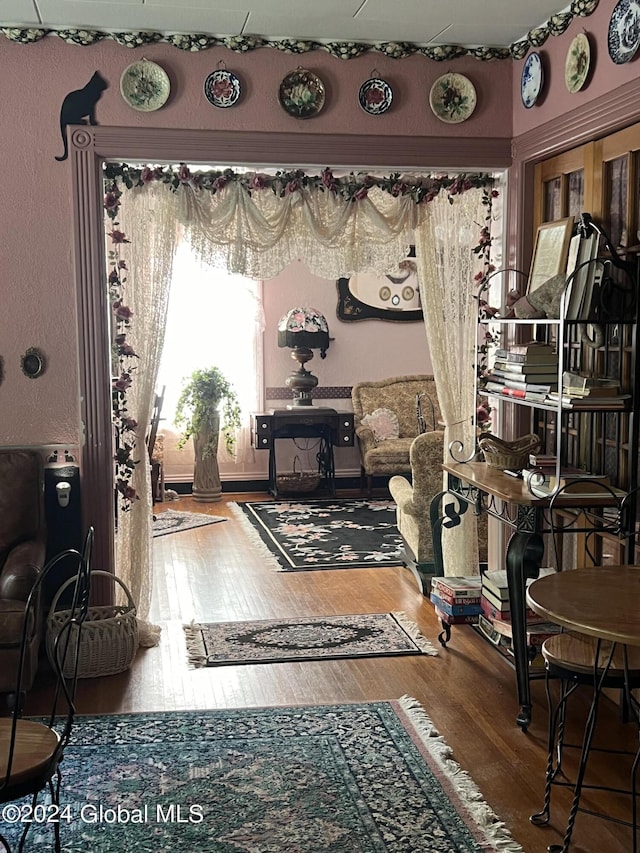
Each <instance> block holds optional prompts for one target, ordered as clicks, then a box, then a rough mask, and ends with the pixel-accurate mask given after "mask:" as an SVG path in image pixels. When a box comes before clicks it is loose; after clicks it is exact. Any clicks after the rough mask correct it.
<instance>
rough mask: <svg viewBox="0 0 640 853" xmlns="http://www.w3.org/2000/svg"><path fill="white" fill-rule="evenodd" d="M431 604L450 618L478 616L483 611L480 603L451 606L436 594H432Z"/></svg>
mask: <svg viewBox="0 0 640 853" xmlns="http://www.w3.org/2000/svg"><path fill="white" fill-rule="evenodd" d="M431 602H432V604H435V606H436V607H438V608H440V610H443V611H444V612H445V613H448V614H449V615H450V616H474V615H475V616H477V615H478V613H480V609H481V608H480V603H479V602H478V604H450V603H449V602H448V601H445V600H444V599H443V598H440V596H439V595H434V593H431Z"/></svg>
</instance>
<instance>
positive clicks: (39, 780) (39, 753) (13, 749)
mask: <svg viewBox="0 0 640 853" xmlns="http://www.w3.org/2000/svg"><path fill="white" fill-rule="evenodd" d="M93 534H94V531H93V528H89V530H88V532H87V536H86V539H85V543H84V546H83V551H82V553H80V552H79V551H76V550H74V549H69V550H66V551H63V552H61V553H60V554H58V555H56V556H55V557H53V558H52V559H51V560H50V561H49V562H48V563H47V565H46V566H45V567H44V569H43V570H42V572H41V573H40V575H39V576H38V579H37V581H36V583H35V584H34V587H33V589H32V591H31V593H30V594H29V598H28V600H27V603H26V608H25V619H24V628H23V636H22V646H21V650H20V658H19V663H18V670H17V673H16V690H15V692H16V694H17V695H20V693H21V686H22V680H23V678H24V676H25V667H26V663H27V657H28V642H29V634H30V630H31V625H32V623H33V621H34V620H35V619H37V618H39V597H40V595H41V593H42V589H43V585H44V584H45V583H46V578H47V576H48V575H49V574H50V573H51V572H52V571H53V570H55V569H56V567H57V566H58V564H59V563H60V562H61V561H62V560H65V561H66V565H67V566H68V565H69V564H70V562H71V561H73V562H74V563H75V565H76V566H77V573H76V575H75V584H74V585H73V587H72V590H73V594H72V597H71V600H70V601H69V603H68V604H67V605H65V607H66V608H68V609H67V610H65V614H68V617H67V618H66V619H65V621H64V622H62V623H61V625H60V627H59V630H58V633H57V635H56V638H55V641H54V654H53V655H52V661H51V664H52V667H53V669H54V673H55V676H56V682H55V688H54V690H53V701H52V707H51V711H50V713H49V715H48V717H47V718H46V720H44V721H42V720H35V719H34V720H31V719H24V718H23V717H22V716H21V709H20V707H19V705H16V706H15V707H14V709H13V712H12V714H11V716H10V717H6V718H2V719H0V804H2V803H10V802H14V801H17V800H21V799H23V798H25V797H26V798H30V800H29V801H28V802H30V806H31V809H32V810H33V809H35V806H36V804H37V801H38V797H39V795H40V793H41V792H42V791H43V790H45V789H46V788H48V789H49V796H50V799H51V805H52V814H53V812H54V811H55V809H56V807H58V808H59V805H60V787H61V782H62V775H61V772H60V763H61V761H62V758H63V756H64V751H65V748H66V746H67V744H68V742H69V739H70V737H71V729H72V726H73V721H74V717H75V689H76V682H77V661H78V655H79V650H80V639H81V633H82V624H83V622H84V620H85V618H86V616H87V612H88V607H89V591H90V579H91V552H92V548H93ZM51 825H52V826H53V832H54V849H55V850H56V851H58V853H59V851H60V850H61V845H60V822H59V821H52V824H51ZM30 826H31V823H30V822H25V823H24V828H23V829H22V831H21V832H20V835H19V838H15V837H12V843H13V844H14V845H15V849H16V850H17V851H21V850H23V848H24V844H25V841H26V838H27V833H28V832H29V828H30ZM17 827H18V825H17V824H16V828H17ZM5 831H6V830H5ZM0 842H2V844H3V845H4V847H5V849H6V850H7V851H10V850H11V849H12V848H11V846H10V841H9V839H8V838H7V837H6V836H4V835H3V834H2V833H1V832H0Z"/></svg>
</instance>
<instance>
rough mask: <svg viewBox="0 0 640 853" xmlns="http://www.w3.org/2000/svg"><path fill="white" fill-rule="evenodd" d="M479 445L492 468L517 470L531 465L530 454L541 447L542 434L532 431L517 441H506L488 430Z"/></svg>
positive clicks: (479, 440)
mask: <svg viewBox="0 0 640 853" xmlns="http://www.w3.org/2000/svg"><path fill="white" fill-rule="evenodd" d="M478 446H479V447H480V449H481V450H482V452H483V453H484V459H485V462H486V463H487V465H488V466H489V467H490V468H502V469H504V468H507V469H509V470H516V471H517V470H520V469H521V468H528V467H529V454H530V453H536V452H537V451H538V450H539V449H540V436H538V435H534V434H533V433H530V434H529V435H523V436H522V437H521V438H517V439H516V440H515V441H504V440H503V439H501V438H498V436H497V435H492V434H491V433H489V432H488V433H485V434H484V435H482V436H480V438H479V439H478Z"/></svg>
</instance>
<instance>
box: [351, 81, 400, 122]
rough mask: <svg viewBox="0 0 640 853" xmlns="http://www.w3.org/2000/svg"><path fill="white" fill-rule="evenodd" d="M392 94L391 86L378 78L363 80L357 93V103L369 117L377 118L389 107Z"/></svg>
mask: <svg viewBox="0 0 640 853" xmlns="http://www.w3.org/2000/svg"><path fill="white" fill-rule="evenodd" d="M392 100H393V92H392V91H391V86H390V85H389V84H388V83H387V82H385V81H384V80H381V79H380V78H379V77H370V78H369V80H365V81H364V83H363V84H362V86H360V91H359V92H358V103H359V104H360V106H361V107H362V109H363V110H364V111H365V113H369V115H371V116H379V115H382V113H386V111H387V110H388V109H389V107H390V106H391V102H392Z"/></svg>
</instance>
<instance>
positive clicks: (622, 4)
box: [607, 0, 640, 65]
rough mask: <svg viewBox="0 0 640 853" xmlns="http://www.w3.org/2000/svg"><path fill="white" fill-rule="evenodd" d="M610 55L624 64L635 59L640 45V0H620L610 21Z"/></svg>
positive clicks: (618, 63)
mask: <svg viewBox="0 0 640 853" xmlns="http://www.w3.org/2000/svg"><path fill="white" fill-rule="evenodd" d="M607 46H608V48H609V56H610V57H611V59H612V60H613V61H614V62H615V63H616V65H622V64H623V63H625V62H629V60H631V59H633V57H634V56H635V53H636V51H637V49H638V47H639V46H640V3H639V2H638V0H619V3H617V4H616V7H615V9H614V10H613V13H612V15H611V20H610V21H609V36H608V40H607Z"/></svg>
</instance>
